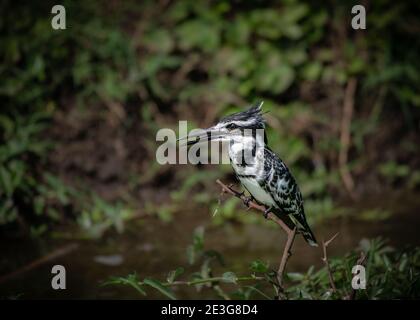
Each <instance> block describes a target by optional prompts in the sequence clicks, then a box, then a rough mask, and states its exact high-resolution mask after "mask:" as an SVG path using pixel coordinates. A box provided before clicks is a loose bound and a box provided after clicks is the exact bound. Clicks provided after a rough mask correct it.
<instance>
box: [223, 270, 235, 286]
mask: <svg viewBox="0 0 420 320" xmlns="http://www.w3.org/2000/svg"><path fill="white" fill-rule="evenodd" d="M222 280H223V281H224V282H227V283H236V282H237V280H238V277H237V276H236V274H235V273H233V272H231V271H228V272H225V273H224V274H223V275H222Z"/></svg>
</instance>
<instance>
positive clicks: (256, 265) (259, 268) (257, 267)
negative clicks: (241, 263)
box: [250, 260, 268, 273]
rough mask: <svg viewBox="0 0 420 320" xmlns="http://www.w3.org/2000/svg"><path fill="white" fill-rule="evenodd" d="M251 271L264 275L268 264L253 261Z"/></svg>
mask: <svg viewBox="0 0 420 320" xmlns="http://www.w3.org/2000/svg"><path fill="white" fill-rule="evenodd" d="M250 268H251V271H254V272H259V273H264V272H267V271H268V263H265V262H263V261H261V260H255V261H252V262H251V266H250Z"/></svg>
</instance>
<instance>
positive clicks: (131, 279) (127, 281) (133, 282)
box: [102, 274, 146, 296]
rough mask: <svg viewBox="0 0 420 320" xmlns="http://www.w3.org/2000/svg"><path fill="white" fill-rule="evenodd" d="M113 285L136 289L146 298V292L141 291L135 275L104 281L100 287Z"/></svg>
mask: <svg viewBox="0 0 420 320" xmlns="http://www.w3.org/2000/svg"><path fill="white" fill-rule="evenodd" d="M113 284H122V285H128V286H131V287H133V288H134V289H136V290H137V291H138V292H140V293H141V294H142V295H144V296H146V292H145V291H144V290H143V289H142V287H141V284H140V283H139V281H138V278H137V275H136V274H129V275H128V276H127V277H125V278H124V277H112V278H111V279H109V280H108V281H105V282H104V283H103V284H102V285H103V286H107V285H113Z"/></svg>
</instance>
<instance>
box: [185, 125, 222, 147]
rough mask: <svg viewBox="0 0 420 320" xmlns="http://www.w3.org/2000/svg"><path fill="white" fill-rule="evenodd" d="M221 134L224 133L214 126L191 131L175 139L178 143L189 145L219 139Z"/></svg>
mask: <svg viewBox="0 0 420 320" xmlns="http://www.w3.org/2000/svg"><path fill="white" fill-rule="evenodd" d="M223 135H224V134H223V133H222V132H221V131H220V130H218V129H215V128H214V127H210V128H208V129H203V130H198V131H197V132H192V133H190V134H188V135H187V136H184V137H181V138H179V139H178V140H177V141H178V142H179V143H180V144H184V145H187V146H191V145H193V144H196V143H199V142H204V141H211V140H219V139H221V138H222V137H223Z"/></svg>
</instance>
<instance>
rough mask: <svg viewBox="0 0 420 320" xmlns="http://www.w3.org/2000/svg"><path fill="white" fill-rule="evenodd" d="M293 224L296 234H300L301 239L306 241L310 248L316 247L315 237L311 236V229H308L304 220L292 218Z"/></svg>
mask: <svg viewBox="0 0 420 320" xmlns="http://www.w3.org/2000/svg"><path fill="white" fill-rule="evenodd" d="M293 218H294V219H293V220H294V221H295V223H296V227H297V232H298V233H300V234H302V236H303V238H304V239H305V240H306V242H307V243H308V244H309V245H310V246H312V247H318V243H317V241H316V238H315V235H314V234H313V232H312V230H311V228H310V227H309V225H308V223H307V222H306V220H305V218H303V219H299V218H296V217H293Z"/></svg>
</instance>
